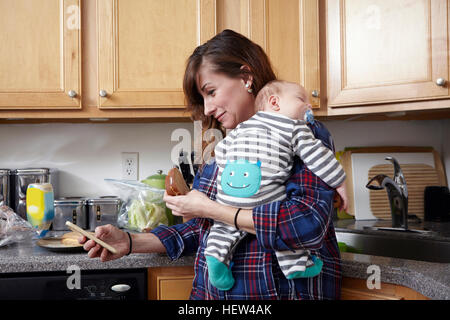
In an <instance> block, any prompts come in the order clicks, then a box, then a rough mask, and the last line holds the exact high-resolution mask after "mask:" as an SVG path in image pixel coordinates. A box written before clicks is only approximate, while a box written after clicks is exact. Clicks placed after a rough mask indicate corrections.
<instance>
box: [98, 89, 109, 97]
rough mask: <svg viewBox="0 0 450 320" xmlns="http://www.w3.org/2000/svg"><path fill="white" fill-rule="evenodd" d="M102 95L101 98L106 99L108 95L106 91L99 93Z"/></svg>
mask: <svg viewBox="0 0 450 320" xmlns="http://www.w3.org/2000/svg"><path fill="white" fill-rule="evenodd" d="M98 94H99V95H100V97H102V98H105V97H106V96H107V95H108V93H107V92H106V90H100V92H99V93H98Z"/></svg>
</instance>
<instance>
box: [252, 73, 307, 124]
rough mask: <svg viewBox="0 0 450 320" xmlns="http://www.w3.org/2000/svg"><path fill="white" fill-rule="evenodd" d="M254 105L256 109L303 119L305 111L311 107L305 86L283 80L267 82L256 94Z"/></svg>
mask: <svg viewBox="0 0 450 320" xmlns="http://www.w3.org/2000/svg"><path fill="white" fill-rule="evenodd" d="M255 107H256V110H257V111H266V112H273V113H279V114H282V115H285V116H287V117H289V118H291V119H299V120H303V118H304V115H305V112H306V111H307V110H308V109H311V105H310V104H309V99H308V94H307V92H306V90H305V88H303V87H302V86H301V85H299V84H297V83H294V82H288V81H283V80H274V81H271V82H269V83H267V84H266V85H265V86H264V87H263V88H262V89H261V90H260V91H259V93H258V95H257V96H256V100H255Z"/></svg>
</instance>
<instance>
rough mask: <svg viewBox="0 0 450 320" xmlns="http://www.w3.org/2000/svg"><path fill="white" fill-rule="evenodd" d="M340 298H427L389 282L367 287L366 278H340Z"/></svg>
mask: <svg viewBox="0 0 450 320" xmlns="http://www.w3.org/2000/svg"><path fill="white" fill-rule="evenodd" d="M341 300H429V298H427V297H425V296H424V295H422V294H420V293H418V292H416V291H414V290H413V289H410V288H407V287H404V286H400V285H396V284H390V283H383V282H382V283H381V285H380V289H369V288H367V283H366V280H364V279H355V278H346V277H344V278H343V279H342V290H341Z"/></svg>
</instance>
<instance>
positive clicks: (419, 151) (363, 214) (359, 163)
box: [340, 146, 447, 220]
mask: <svg viewBox="0 0 450 320" xmlns="http://www.w3.org/2000/svg"><path fill="white" fill-rule="evenodd" d="M386 156H392V157H394V158H396V159H397V160H398V161H399V163H400V165H401V167H402V168H403V167H404V166H405V165H410V164H413V165H425V166H429V167H431V168H433V169H434V170H435V171H436V174H437V179H438V181H439V183H438V185H447V181H446V176H445V171H444V167H443V164H442V161H441V158H440V156H439V154H438V153H437V152H436V151H435V150H434V149H433V148H431V147H395V146H392V147H364V148H346V149H345V150H344V152H343V153H342V155H341V156H340V161H341V163H342V166H343V167H344V170H345V172H346V174H347V179H346V181H345V183H346V187H347V191H348V198H349V205H348V210H347V213H348V214H350V215H352V216H355V219H357V220H372V219H377V216H376V215H374V213H372V209H371V202H370V192H369V190H368V189H367V188H365V185H366V184H367V182H368V181H369V179H368V177H369V170H370V169H371V168H372V167H374V166H377V165H384V164H386V161H385V160H384V159H385V157H386ZM388 166H389V165H388ZM390 170H392V168H391V169H390ZM383 173H384V174H387V173H386V172H383ZM419 178H420V175H419ZM420 179H421V178H420ZM416 181H417V180H416ZM420 181H422V180H420ZM409 188H410V185H409V184H408V190H409ZM411 188H412V189H415V188H416V186H414V185H411ZM379 196H380V197H382V196H385V197H386V198H387V196H386V194H383V195H381V194H380V195H379ZM409 201H411V202H412V203H415V201H416V200H415V199H412V197H409ZM389 212H390V210H389V209H387V210H386V212H385V216H386V217H388V216H389V218H388V219H390V215H389ZM376 214H377V215H378V213H376ZM416 215H418V214H417V213H416ZM421 216H422V217H423V212H422V214H421Z"/></svg>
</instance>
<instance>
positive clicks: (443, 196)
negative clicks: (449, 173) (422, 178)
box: [424, 186, 450, 222]
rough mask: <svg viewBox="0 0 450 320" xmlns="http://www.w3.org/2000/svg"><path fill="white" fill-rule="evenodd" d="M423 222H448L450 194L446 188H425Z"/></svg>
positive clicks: (449, 217)
mask: <svg viewBox="0 0 450 320" xmlns="http://www.w3.org/2000/svg"><path fill="white" fill-rule="evenodd" d="M424 201H425V216H424V220H425V221H436V222H446V221H450V192H449V189H448V187H441V186H429V187H425V194H424Z"/></svg>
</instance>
